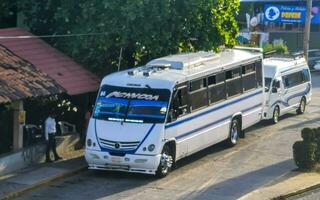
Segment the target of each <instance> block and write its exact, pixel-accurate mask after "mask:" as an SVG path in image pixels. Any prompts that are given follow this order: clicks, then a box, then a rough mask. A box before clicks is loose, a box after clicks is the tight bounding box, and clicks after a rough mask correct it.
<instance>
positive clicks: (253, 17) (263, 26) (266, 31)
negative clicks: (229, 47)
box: [238, 0, 320, 51]
mask: <svg viewBox="0 0 320 200" xmlns="http://www.w3.org/2000/svg"><path fill="white" fill-rule="evenodd" d="M240 2H241V6H240V13H239V17H238V22H239V27H240V35H241V36H242V37H243V39H242V40H246V39H247V40H251V41H253V42H255V43H258V44H260V45H262V44H263V43H267V42H271V43H272V42H273V41H274V40H283V41H284V42H285V43H286V44H287V45H288V47H289V49H290V50H291V51H296V50H301V49H302V47H303V43H302V41H303V33H304V27H305V20H306V1H301V0H291V1H288V0H279V1H274V0H261V1H253V0H240ZM311 17H312V21H311V42H310V48H320V43H319V42H312V41H319V40H320V1H313V6H312V16H311Z"/></svg>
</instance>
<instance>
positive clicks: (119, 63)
mask: <svg viewBox="0 0 320 200" xmlns="http://www.w3.org/2000/svg"><path fill="white" fill-rule="evenodd" d="M121 59H122V47H121V49H120V55H119V62H118V71H120V65H121Z"/></svg>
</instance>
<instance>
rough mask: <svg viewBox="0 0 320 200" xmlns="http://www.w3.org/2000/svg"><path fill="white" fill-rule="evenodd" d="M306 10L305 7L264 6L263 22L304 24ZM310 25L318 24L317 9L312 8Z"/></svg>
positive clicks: (319, 19) (319, 15)
mask: <svg viewBox="0 0 320 200" xmlns="http://www.w3.org/2000/svg"><path fill="white" fill-rule="evenodd" d="M306 13H307V9H306V7H305V6H292V5H277V4H266V5H265V7H264V15H265V20H266V21H269V22H284V23H297V22H300V23H304V22H305V19H306ZM311 23H312V24H319V23H320V13H319V8H318V7H313V8H312V15H311Z"/></svg>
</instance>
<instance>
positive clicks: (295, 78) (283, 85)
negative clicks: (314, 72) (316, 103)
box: [263, 55, 312, 123]
mask: <svg viewBox="0 0 320 200" xmlns="http://www.w3.org/2000/svg"><path fill="white" fill-rule="evenodd" d="M263 64H264V75H265V95H266V98H265V99H266V103H265V109H264V118H265V119H271V120H272V121H273V122H274V123H277V122H278V121H279V117H280V116H281V115H284V114H285V113H288V112H290V111H292V110H296V111H297V113H298V114H302V113H304V112H305V108H306V105H307V104H308V103H309V102H310V100H311V95H312V91H311V76H310V70H309V67H308V65H307V62H306V60H305V58H304V57H303V56H301V55H297V56H294V57H272V58H267V59H265V60H264V62H263Z"/></svg>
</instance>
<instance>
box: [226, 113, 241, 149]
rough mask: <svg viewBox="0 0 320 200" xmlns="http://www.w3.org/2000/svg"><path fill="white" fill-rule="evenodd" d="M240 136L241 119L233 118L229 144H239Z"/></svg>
mask: <svg viewBox="0 0 320 200" xmlns="http://www.w3.org/2000/svg"><path fill="white" fill-rule="evenodd" d="M239 136H240V124H239V120H237V119H233V120H232V122H231V126H230V136H229V138H228V145H229V146H231V147H232V146H234V145H236V144H237V142H238V139H239Z"/></svg>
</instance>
